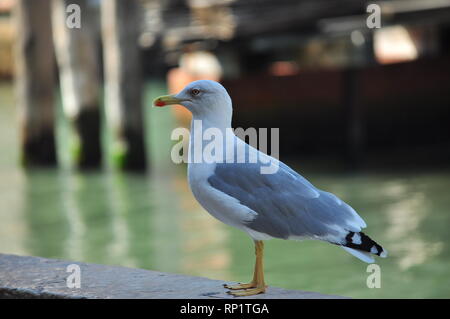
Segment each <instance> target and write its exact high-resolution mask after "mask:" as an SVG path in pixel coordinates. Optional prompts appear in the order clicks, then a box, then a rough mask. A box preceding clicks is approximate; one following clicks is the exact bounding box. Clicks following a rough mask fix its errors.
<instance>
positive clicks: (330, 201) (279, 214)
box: [208, 162, 365, 243]
mask: <svg viewBox="0 0 450 319" xmlns="http://www.w3.org/2000/svg"><path fill="white" fill-rule="evenodd" d="M263 165H264V164H263ZM279 165H280V167H279V170H278V171H277V173H275V174H261V173H260V167H261V164H259V163H222V164H217V165H216V168H215V172H214V174H213V175H212V176H210V177H209V179H208V182H209V183H210V185H211V186H212V187H214V188H216V189H218V190H220V191H222V192H224V193H226V194H227V195H229V196H232V197H234V198H237V199H238V200H239V201H240V203H241V204H243V205H245V206H247V207H249V208H250V209H252V210H253V211H255V212H257V213H258V216H257V217H256V218H255V219H254V220H253V221H251V222H249V223H248V224H246V226H247V227H248V228H250V229H252V230H255V231H258V232H261V233H264V234H268V235H270V236H272V237H276V238H284V239H287V238H288V237H290V236H299V237H311V238H318V237H319V238H318V239H320V237H324V236H337V238H341V237H342V236H340V233H341V232H342V231H344V230H346V231H353V232H357V231H360V229H361V227H365V224H364V221H362V219H361V218H360V217H359V216H358V215H357V214H356V212H355V211H354V210H353V209H352V208H351V207H350V206H348V205H347V204H346V203H344V202H343V201H341V200H340V199H339V198H337V197H336V196H335V195H333V194H331V193H328V192H324V191H321V190H319V189H317V188H316V187H314V186H313V185H312V184H311V183H310V182H308V181H307V180H306V179H305V178H304V177H302V176H301V175H300V174H298V173H297V172H295V171H294V170H292V169H291V168H289V167H288V166H287V165H285V164H283V163H281V162H279ZM341 239H342V240H344V238H341ZM337 243H339V242H337Z"/></svg>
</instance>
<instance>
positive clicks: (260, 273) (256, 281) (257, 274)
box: [224, 240, 266, 296]
mask: <svg viewBox="0 0 450 319" xmlns="http://www.w3.org/2000/svg"><path fill="white" fill-rule="evenodd" d="M255 255H256V261H255V270H254V273H253V280H252V281H251V282H249V283H248V284H238V285H232V286H230V285H224V287H225V288H228V289H231V290H240V289H246V290H243V291H228V293H229V294H231V295H233V296H252V295H257V294H261V293H264V292H265V291H266V284H265V282H264V267H263V257H264V243H263V242H262V241H261V240H255ZM249 288H251V289H249Z"/></svg>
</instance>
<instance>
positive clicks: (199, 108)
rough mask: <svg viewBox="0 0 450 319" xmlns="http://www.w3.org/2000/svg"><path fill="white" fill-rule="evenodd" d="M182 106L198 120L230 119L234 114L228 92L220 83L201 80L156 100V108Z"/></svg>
mask: <svg viewBox="0 0 450 319" xmlns="http://www.w3.org/2000/svg"><path fill="white" fill-rule="evenodd" d="M174 104H181V105H183V106H184V107H185V108H187V109H188V110H189V111H191V112H192V114H193V115H194V116H196V117H198V118H205V117H208V116H210V115H213V116H214V117H223V116H226V117H230V118H231V114H232V105H231V98H230V96H229V95H228V92H227V90H225V88H224V87H223V86H222V85H221V84H220V83H218V82H215V81H211V80H199V81H194V82H191V83H189V84H188V85H187V86H186V87H185V88H184V89H183V90H181V92H179V93H178V94H175V95H164V96H160V97H158V98H156V99H155V100H154V102H153V105H154V106H157V107H162V106H166V105H174Z"/></svg>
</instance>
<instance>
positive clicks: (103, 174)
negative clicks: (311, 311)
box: [0, 84, 450, 298]
mask: <svg viewBox="0 0 450 319" xmlns="http://www.w3.org/2000/svg"><path fill="white" fill-rule="evenodd" d="M163 90H164V89H163V88H162V87H161V88H159V89H157V90H153V91H149V93H148V94H147V96H146V101H147V103H151V98H152V97H153V96H154V95H157V94H159V93H161V91H163ZM146 122H147V125H146V127H147V143H148V145H149V149H150V153H151V162H152V170H151V173H148V174H125V173H121V172H117V171H114V170H111V169H105V170H102V171H100V172H87V173H80V172H77V171H74V170H71V169H70V168H69V167H68V165H66V164H65V165H64V168H60V169H39V170H31V171H25V170H23V169H22V168H21V167H20V166H18V165H17V163H18V160H17V159H18V155H19V153H18V134H17V133H18V130H17V120H16V113H15V110H14V106H13V99H12V90H11V87H10V86H9V85H5V84H2V85H0V154H1V156H0V253H9V254H18V255H33V256H42V257H48V258H60V259H68V260H75V261H83V262H90V263H100V264H110V265H121V266H128V267H138V268H145V269H151V270H159V271H165V272H174V273H182V274H189V275H196V276H204V277H209V278H213V279H223V280H230V281H248V280H249V279H250V278H251V276H252V270H253V262H254V255H253V251H254V250H253V243H252V241H251V240H250V239H249V237H247V235H245V234H244V233H242V232H240V231H238V230H235V229H233V228H231V227H229V226H226V225H224V224H221V223H220V222H218V221H216V220H215V219H213V218H212V217H211V216H210V215H209V214H207V213H206V212H205V211H204V210H203V209H202V208H201V207H200V206H199V205H198V204H197V203H196V202H195V201H194V200H193V197H192V195H191V193H190V191H189V188H188V185H187V182H186V167H185V166H183V165H175V164H172V163H171V161H170V147H171V145H173V143H174V142H173V141H171V140H170V132H171V129H172V128H173V127H174V126H175V124H174V120H173V119H172V116H171V113H170V110H169V109H152V108H150V107H148V108H146ZM64 131H65V129H64V127H63V126H61V125H59V126H58V140H59V142H58V144H59V145H60V147H59V149H60V150H62V151H60V154H59V156H60V159H61V161H62V162H65V161H66V160H65V159H64V157H65V155H64V154H66V153H67V152H66V151H64V150H65V148H67V145H66V144H67V143H66V140H67V139H66V138H64V136H65V134H67V132H66V133H65V132H64ZM288 163H289V164H290V165H292V166H293V167H294V168H295V169H297V170H299V171H300V172H301V173H302V174H303V175H304V176H305V177H307V178H308V179H309V180H310V181H311V182H313V183H314V184H315V185H316V186H318V187H320V188H322V189H325V190H327V191H330V192H333V193H335V194H337V195H338V196H340V197H341V198H342V199H344V200H345V201H347V202H348V203H350V204H351V205H352V206H353V207H354V208H355V209H356V210H357V211H358V212H359V213H360V215H361V216H362V217H363V218H364V219H365V220H366V222H367V224H368V228H367V230H366V233H367V234H369V235H370V236H371V237H373V238H375V239H376V240H377V241H378V242H379V243H380V244H382V245H383V246H384V247H385V248H386V249H387V250H388V251H389V254H390V255H389V257H388V258H387V259H377V260H376V263H377V265H378V266H379V270H380V276H381V277H380V283H381V287H380V288H369V287H368V285H367V280H368V277H369V276H370V275H371V274H372V273H371V272H368V269H367V264H365V263H363V262H361V261H359V260H358V259H356V258H354V257H352V256H351V255H349V254H347V253H346V252H345V251H344V250H342V249H340V248H339V247H337V246H334V245H329V244H326V243H322V242H316V241H303V242H293V241H284V240H272V241H268V242H267V243H266V252H265V270H266V281H267V283H268V284H270V285H273V286H278V287H283V288H290V289H302V290H309V291H316V292H321V293H327V294H337V295H344V296H349V297H354V298H444V297H446V298H449V297H450V285H449V278H450V249H449V241H450V232H449V226H450V208H449V207H450V196H449V189H450V172H448V171H445V172H442V171H436V170H432V169H420V170H414V171H406V172H405V171H399V172H392V171H391V172H387V171H383V170H377V171H369V172H361V173H353V174H351V175H349V174H348V173H345V172H342V171H340V170H338V169H337V170H331V171H330V169H327V170H326V171H324V170H323V169H321V168H320V167H317V166H313V165H310V163H308V162H303V161H301V160H291V161H289V162H288ZM0 263H1V259H0ZM369 270H370V269H369ZM370 278H372V277H369V279H370ZM369 281H370V282H372V281H371V280H369ZM369 286H370V285H369ZM218 289H222V288H221V287H218Z"/></svg>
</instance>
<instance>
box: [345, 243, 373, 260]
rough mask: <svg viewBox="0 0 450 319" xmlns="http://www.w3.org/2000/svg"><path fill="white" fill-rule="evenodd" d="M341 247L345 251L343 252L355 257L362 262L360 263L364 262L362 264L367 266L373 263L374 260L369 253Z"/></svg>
mask: <svg viewBox="0 0 450 319" xmlns="http://www.w3.org/2000/svg"><path fill="white" fill-rule="evenodd" d="M341 247H342V248H343V249H345V251H347V252H348V253H350V254H352V255H353V256H355V257H356V258H358V259H359V260H362V261H364V262H366V263H368V264H371V263H373V262H375V260H374V259H373V257H372V256H371V255H370V253H366V252H364V251H361V250H356V249H353V248H349V247H345V246H341Z"/></svg>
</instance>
